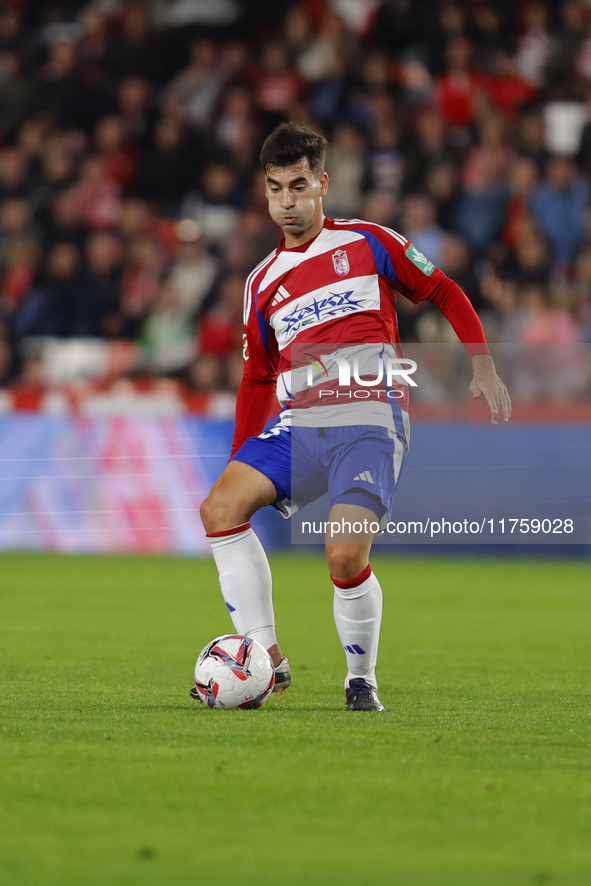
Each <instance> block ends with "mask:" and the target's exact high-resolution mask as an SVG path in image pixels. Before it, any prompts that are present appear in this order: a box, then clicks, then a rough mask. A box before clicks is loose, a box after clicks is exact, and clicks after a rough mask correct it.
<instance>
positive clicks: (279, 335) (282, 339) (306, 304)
mask: <svg viewBox="0 0 591 886" xmlns="http://www.w3.org/2000/svg"><path fill="white" fill-rule="evenodd" d="M379 309H380V285H379V280H378V277H377V275H375V274H372V275H369V276H364V277H347V279H346V280H343V282H342V283H341V282H340V281H339V282H338V283H337V282H335V283H334V284H332V285H331V286H321V287H320V288H319V289H313V290H312V291H311V292H307V293H306V294H305V295H302V296H300V297H299V298H296V299H293V300H292V301H290V302H289V304H286V305H285V307H283V308H282V307H281V306H280V307H279V308H278V309H277V310H276V311H275V313H274V314H273V315H272V317H271V321H270V322H271V326H272V327H273V329H274V331H275V338H276V339H277V344H278V346H279V350H283V348H286V347H287V346H288V345H289V344H291V343H292V342H293V340H294V339H295V338H296V336H297V335H298V334H299V333H300V332H302V330H304V329H306V330H307V329H312V328H313V327H315V326H320V325H322V324H323V323H329V322H331V321H332V320H338V319H341V318H343V317H350V316H351V315H352V314H356V313H360V312H362V311H379Z"/></svg>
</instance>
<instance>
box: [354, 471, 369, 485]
mask: <svg viewBox="0 0 591 886" xmlns="http://www.w3.org/2000/svg"><path fill="white" fill-rule="evenodd" d="M353 479H354V480H363V481H364V482H365V483H373V477H372V476H371V474H370V473H369V471H362V472H361V473H360V474H357V476H356V477H353Z"/></svg>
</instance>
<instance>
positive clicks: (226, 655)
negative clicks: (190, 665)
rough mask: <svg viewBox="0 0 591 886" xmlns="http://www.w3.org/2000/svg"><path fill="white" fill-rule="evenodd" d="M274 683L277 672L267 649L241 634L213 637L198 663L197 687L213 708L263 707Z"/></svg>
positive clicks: (206, 702)
mask: <svg viewBox="0 0 591 886" xmlns="http://www.w3.org/2000/svg"><path fill="white" fill-rule="evenodd" d="M274 685H275V671H274V669H273V662H272V661H271V656H270V655H269V653H268V652H267V650H266V649H265V648H264V646H261V644H260V643H257V641H256V640H251V639H250V637H241V636H240V635H239V634H225V635H224V636H223V637H217V638H216V639H215V640H212V641H211V643H208V644H207V646H206V647H205V649H203V650H202V651H201V653H200V654H199V658H198V659H197V664H196V665H195V686H196V687H197V692H198V693H199V696H200V698H201V701H202V702H204V704H206V705H207V706H208V707H209V708H221V709H222V710H231V709H233V708H260V706H261V705H262V704H263V702H265V701H266V700H267V699H268V697H269V696H270V695H271V693H272V691H273V686H274Z"/></svg>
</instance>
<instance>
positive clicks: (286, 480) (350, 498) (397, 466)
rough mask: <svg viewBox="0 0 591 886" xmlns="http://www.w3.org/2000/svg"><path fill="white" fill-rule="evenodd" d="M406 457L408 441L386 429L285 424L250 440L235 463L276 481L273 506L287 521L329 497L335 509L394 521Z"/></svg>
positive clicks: (244, 445)
mask: <svg viewBox="0 0 591 886" xmlns="http://www.w3.org/2000/svg"><path fill="white" fill-rule="evenodd" d="M404 456H405V446H404V443H403V442H402V441H401V440H400V439H399V437H397V436H396V434H394V433H393V432H391V431H389V430H388V429H387V428H382V427H378V426H375V425H351V426H348V427H337V428H302V427H295V428H294V427H290V426H289V425H285V424H283V423H282V422H281V421H280V422H278V424H276V425H275V427H273V428H271V430H270V431H267V432H266V433H264V434H261V435H260V436H259V437H250V438H249V439H248V440H246V442H245V443H244V444H243V445H242V446H241V447H240V449H239V450H238V451H237V452H236V454H235V455H234V460H236V461H240V462H244V464H247V465H250V466H251V467H253V468H256V469H257V470H258V471H260V472H261V473H262V474H264V475H265V476H266V477H268V478H269V479H270V480H271V481H272V483H273V485H274V486H275V489H276V490H277V499H276V501H275V502H274V506H275V507H276V508H277V509H278V510H279V511H280V512H281V513H282V514H283V515H284V516H285V517H289V516H291V515H292V514H293V513H295V512H296V511H298V510H299V509H300V508H303V507H304V506H305V505H307V504H309V503H310V502H313V501H316V499H318V498H320V497H321V496H322V495H324V494H325V493H328V496H329V500H330V505H331V507H332V505H334V504H337V503H340V502H343V503H345V504H360V505H362V506H364V507H369V508H370V509H371V510H373V511H374V513H376V514H377V515H378V517H380V518H381V517H383V515H384V514H387V515H388V518H389V519H390V518H391V516H392V506H393V502H394V496H395V494H396V487H397V484H398V481H399V479H400V473H401V470H402V465H403V462H404Z"/></svg>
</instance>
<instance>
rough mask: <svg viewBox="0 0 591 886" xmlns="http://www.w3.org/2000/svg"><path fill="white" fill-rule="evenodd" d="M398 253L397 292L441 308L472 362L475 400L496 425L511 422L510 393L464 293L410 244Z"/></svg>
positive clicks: (396, 265) (416, 300) (472, 386)
mask: <svg viewBox="0 0 591 886" xmlns="http://www.w3.org/2000/svg"><path fill="white" fill-rule="evenodd" d="M396 252H397V255H396V262H395V264H394V267H395V269H396V275H397V278H398V279H397V280H396V282H395V284H394V285H395V287H396V289H397V290H399V291H400V292H401V293H402V294H403V295H405V296H406V297H407V298H409V299H410V300H411V301H412V302H414V304H417V303H418V302H420V301H423V300H424V299H427V300H428V301H430V302H432V304H434V305H436V306H437V307H438V308H439V310H440V311H441V312H442V314H443V315H444V316H445V317H446V319H447V320H448V321H449V322H450V324H451V325H452V327H453V329H454V331H455V332H456V334H457V336H458V338H459V339H460V341H461V342H462V343H463V345H464V347H465V348H466V350H467V352H468V355H469V356H470V358H471V360H472V370H473V373H474V377H473V379H472V381H471V383H470V391H471V393H472V395H473V397H474V398H478V397H484V398H485V399H486V401H487V403H488V405H489V408H490V411H491V420H492V422H493V424H497V422H498V420H499V415H501V414H502V416H503V418H504V420H505V421H509V418H510V416H511V398H510V397H509V392H508V391H507V388H506V387H505V384H504V383H503V381H502V380H501V379H500V378H499V376H498V375H497V372H496V369H495V364H494V362H493V359H492V357H491V355H490V351H489V348H488V344H487V341H486V336H485V334H484V329H483V328H482V323H481V322H480V318H479V316H478V314H477V313H476V311H475V310H474V308H473V306H472V304H471V302H470V300H469V298H468V297H467V295H466V294H465V292H464V291H463V290H462V289H461V288H460V286H458V284H457V283H456V282H455V281H454V280H452V279H451V278H450V277H448V276H447V275H446V274H444V273H443V271H441V270H439V268H436V267H435V266H434V265H433V264H432V263H431V262H430V261H429V260H428V259H427V258H426V257H425V256H424V255H422V253H420V252H419V251H418V250H416V249H415V247H414V246H412V244H411V243H409V242H408V241H407V243H406V244H405V245H401V246H399V247H398V248H397V249H396Z"/></svg>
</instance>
